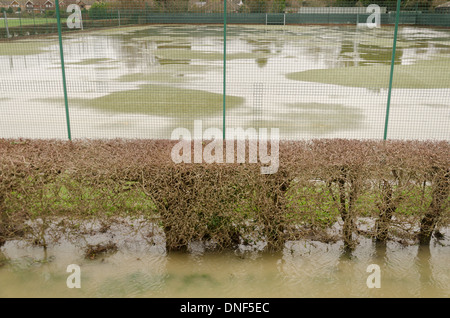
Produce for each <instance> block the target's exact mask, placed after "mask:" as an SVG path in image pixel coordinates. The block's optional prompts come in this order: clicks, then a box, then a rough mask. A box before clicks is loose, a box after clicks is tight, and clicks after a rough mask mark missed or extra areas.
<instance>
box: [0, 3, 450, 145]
mask: <svg viewBox="0 0 450 318" xmlns="http://www.w3.org/2000/svg"><path fill="white" fill-rule="evenodd" d="M15 2H17V3H18V4H19V5H22V7H21V9H20V10H19V9H18V8H12V9H10V7H9V5H6V6H5V8H4V9H2V10H1V11H2V12H1V13H0V16H1V17H2V19H0V38H2V39H1V40H0V77H1V80H0V113H1V116H0V138H19V137H24V138H68V135H69V138H164V139H165V138H171V135H172V132H173V131H174V130H175V129H176V128H180V127H183V128H187V129H189V130H190V131H191V132H192V133H193V134H194V132H195V129H197V130H199V129H202V131H204V130H206V129H207V128H211V127H215V128H219V129H222V130H225V129H224V128H241V129H242V132H243V133H244V134H247V135H251V134H252V132H255V131H257V130H258V129H259V128H268V129H270V128H279V129H280V135H281V137H282V138H284V139H304V138H306V139H310V138H357V139H368V138H370V139H382V138H386V139H440V140H450V124H449V123H450V103H449V100H450V76H449V74H450V73H449V71H450V4H449V3H445V1H426V0H421V1H407V0H402V1H397V0H393V1H392V0H391V1H382V0H380V1H378V3H377V2H375V1H374V3H371V2H368V1H338V0H336V1H281V0H280V1H277V0H273V1H257V0H248V1H227V2H224V1H187V0H186V1H184V0H167V1H157V0H154V1H103V2H94V1H92V3H91V2H90V1H84V2H83V1H68V0H65V1H62V0H60V1H59V2H57V3H53V2H51V1H47V2H45V1H42V3H41V4H40V5H41V7H40V8H36V7H35V6H36V5H35V4H34V5H33V7H32V8H29V7H27V4H29V2H23V3H22V2H21V1H15ZM3 3H5V2H4V1H3V2H2V1H0V6H1V5H2V4H3ZM36 3H38V1H36ZM52 5H53V7H52ZM56 5H58V7H59V9H60V10H59V14H58V12H57V10H56ZM70 5H72V7H69V6H70ZM397 5H399V8H400V10H397ZM46 6H49V7H46ZM225 12H226V13H225ZM58 15H59V19H58ZM58 20H59V21H60V26H61V33H62V38H61V39H62V41H61V43H62V46H60V44H59V41H58ZM62 70H63V71H64V72H62ZM62 73H63V77H62ZM63 79H64V80H63ZM196 121H197V122H196ZM199 124H200V125H201V126H199ZM194 126H195V127H194ZM68 131H70V133H69V134H68Z"/></svg>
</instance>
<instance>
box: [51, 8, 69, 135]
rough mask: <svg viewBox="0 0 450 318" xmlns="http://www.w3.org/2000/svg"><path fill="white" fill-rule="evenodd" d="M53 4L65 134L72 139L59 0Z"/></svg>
mask: <svg viewBox="0 0 450 318" xmlns="http://www.w3.org/2000/svg"><path fill="white" fill-rule="evenodd" d="M55 4H56V20H57V23H58V37H59V53H60V56H61V70H62V80H63V89H64V104H65V106H66V123H67V134H68V137H69V140H72V134H71V131H70V117H69V99H68V98H67V85H66V70H65V68H64V51H63V41H62V28H61V16H60V12H59V0H56V1H55Z"/></svg>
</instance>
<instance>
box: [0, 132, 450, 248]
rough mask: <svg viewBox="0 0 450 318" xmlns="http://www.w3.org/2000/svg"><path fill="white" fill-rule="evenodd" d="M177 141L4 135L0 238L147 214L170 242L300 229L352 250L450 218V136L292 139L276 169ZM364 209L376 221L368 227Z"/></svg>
mask: <svg viewBox="0 0 450 318" xmlns="http://www.w3.org/2000/svg"><path fill="white" fill-rule="evenodd" d="M176 143H177V142H176V141H167V140H106V141H105V140H103V141H102V140H79V141H74V142H68V141H55V140H10V139H0V213H1V218H0V244H1V243H2V242H4V241H6V240H9V239H13V238H18V237H19V238H20V237H22V238H23V237H30V236H31V237H33V238H34V240H35V242H36V243H38V244H42V245H45V244H46V243H45V239H44V235H42V233H43V232H45V225H46V224H48V220H55V219H64V218H65V219H72V220H73V219H85V220H86V219H87V220H89V219H94V218H95V219H105V220H107V219H108V218H110V217H112V216H114V217H117V216H139V217H143V218H144V219H146V220H147V221H148V222H154V223H157V224H158V225H159V226H160V227H161V228H162V229H163V231H164V234H165V239H166V247H167V249H168V250H185V249H186V248H187V246H188V244H189V243H190V242H193V241H208V242H213V243H214V246H215V247H216V248H219V249H223V248H235V247H236V246H237V244H240V243H244V244H246V243H249V242H251V241H255V240H256V241H258V240H259V241H264V242H266V243H267V245H266V247H267V249H268V250H280V249H282V248H283V246H284V243H285V242H286V241H288V240H295V239H299V238H314V239H320V240H324V241H327V240H328V241H330V240H343V241H344V243H345V246H346V247H348V248H350V249H351V248H353V247H354V246H355V244H357V239H356V238H357V236H358V235H366V236H370V237H372V238H374V239H375V240H377V241H380V242H386V241H388V240H390V239H409V240H412V241H413V242H419V243H421V244H429V242H430V239H431V238H432V235H433V233H437V231H438V229H439V228H440V227H445V226H448V224H449V220H450V217H449V216H450V213H449V212H450V200H449V196H450V156H449V154H450V143H448V142H444V141H442V142H432V141H388V142H383V141H359V140H344V139H332V140H312V141H295V142H294V141H283V142H281V143H280V146H279V147H280V148H279V149H280V157H279V169H278V172H277V173H275V174H271V175H263V174H261V172H260V168H261V166H262V164H261V163H257V164H252V163H243V164H239V163H232V164H225V163H224V164H207V163H201V164H200V163H199V164H176V163H174V162H173V161H172V160H171V156H170V154H171V150H172V148H173V146H174V145H175V144H176ZM204 144H207V143H204ZM225 151H226V147H225V146H224V152H225ZM247 162H248V161H247ZM362 219H367V220H373V221H374V225H373V226H369V227H367V228H365V229H362V228H361V227H358V224H359V222H360V221H361V220H362ZM36 220H40V224H42V226H41V227H40V230H39V231H37V232H36V228H35V227H30V226H29V224H30V223H29V221H36ZM336 222H340V224H341V228H340V232H339V233H337V234H336V233H335V234H332V233H331V232H330V228H331V226H332V225H333V224H335V223H336Z"/></svg>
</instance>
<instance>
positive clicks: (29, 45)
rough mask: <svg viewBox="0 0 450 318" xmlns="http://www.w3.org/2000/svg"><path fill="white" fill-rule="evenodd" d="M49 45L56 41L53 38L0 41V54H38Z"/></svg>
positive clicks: (54, 43)
mask: <svg viewBox="0 0 450 318" xmlns="http://www.w3.org/2000/svg"><path fill="white" fill-rule="evenodd" d="M51 45H57V43H56V42H55V41H53V40H40V41H20V42H17V41H11V42H0V56H15V55H34V54H39V53H43V52H45V49H46V48H48V47H49V46H51Z"/></svg>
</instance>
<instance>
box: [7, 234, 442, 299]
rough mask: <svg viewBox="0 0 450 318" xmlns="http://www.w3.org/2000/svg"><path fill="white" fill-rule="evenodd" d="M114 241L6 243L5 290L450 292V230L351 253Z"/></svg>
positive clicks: (319, 246)
mask: <svg viewBox="0 0 450 318" xmlns="http://www.w3.org/2000/svg"><path fill="white" fill-rule="evenodd" d="M117 242H118V251H117V252H115V253H110V254H104V255H99V257H97V258H96V259H89V258H85V257H84V255H83V252H82V250H81V249H79V248H77V247H76V246H75V245H71V244H68V243H61V244H57V245H54V246H53V247H49V248H48V249H47V250H46V251H44V250H43V249H42V248H40V247H36V246H30V245H27V244H25V243H23V242H7V243H6V244H5V245H4V246H3V247H2V248H1V250H0V251H1V253H2V254H3V257H4V258H5V257H6V258H7V259H8V261H7V262H6V263H5V264H4V265H3V266H2V267H0V297H64V298H66V297H67V298H70V297H158V298H160V297H171V298H177V297H187V298H195V297H207V298H209V297H268V298H278V297H286V298H291V297H295V298H302V297H352V298H353V297H354V298H356V297H365V298H372V297H390V298H395V297H417V298H427V297H439V298H441V297H445V298H448V297H450V247H449V244H450V240H449V239H448V237H447V239H446V240H440V241H439V242H437V241H433V243H432V244H431V246H430V247H429V248H428V247H419V246H402V245H401V244H399V243H395V242H390V243H388V245H387V247H376V246H375V245H374V244H373V243H372V242H371V241H370V240H367V239H365V240H361V241H360V245H359V246H358V248H357V249H356V250H355V251H354V252H353V253H352V254H351V255H348V254H344V253H343V252H342V242H337V243H333V244H329V243H328V244H325V243H320V242H315V241H295V242H288V243H286V245H285V248H284V251H283V252H281V253H274V254H268V253H262V252H260V251H258V250H248V249H247V250H246V249H245V248H241V249H238V250H236V251H234V252H231V251H230V252H221V253H213V252H205V250H204V248H203V247H202V245H201V244H192V245H191V249H190V252H189V253H169V254H167V253H166V252H165V248H164V245H163V244H152V245H148V244H144V243H142V240H141V241H140V242H139V241H138V240H136V238H135V237H128V238H126V239H123V238H122V239H121V240H117ZM1 253H0V254H1ZM72 264H75V265H78V266H79V268H80V276H79V279H80V280H79V282H80V288H68V286H67V280H68V278H69V276H70V275H71V274H72V273H73V272H72V271H70V272H67V268H68V266H69V265H72ZM371 264H375V265H378V266H379V270H380V271H379V274H380V276H379V279H380V280H379V282H380V285H379V288H377V287H375V288H369V287H368V286H369V285H368V283H367V281H368V279H369V282H374V281H373V280H372V277H370V278H369V276H370V275H372V274H373V273H374V272H373V270H370V271H368V268H369V266H370V265H371ZM369 269H370V268H369ZM72 278H73V277H72ZM72 278H70V279H69V282H71V283H74V282H76V281H75V280H73V279H72Z"/></svg>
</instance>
